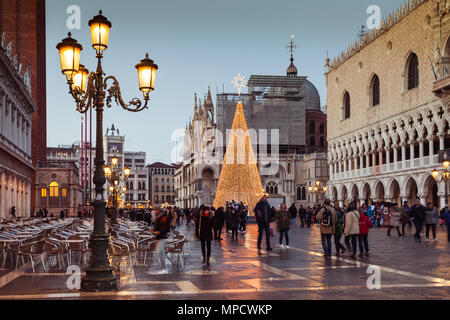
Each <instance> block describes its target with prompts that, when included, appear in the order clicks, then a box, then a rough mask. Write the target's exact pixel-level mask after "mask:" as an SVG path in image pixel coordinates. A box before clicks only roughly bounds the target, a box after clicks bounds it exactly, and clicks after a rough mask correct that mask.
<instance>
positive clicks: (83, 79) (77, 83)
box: [72, 64, 89, 93]
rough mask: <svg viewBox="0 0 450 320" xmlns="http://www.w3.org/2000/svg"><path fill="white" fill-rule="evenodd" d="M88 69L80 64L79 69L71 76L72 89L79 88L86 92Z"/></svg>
mask: <svg viewBox="0 0 450 320" xmlns="http://www.w3.org/2000/svg"><path fill="white" fill-rule="evenodd" d="M88 76H89V70H88V69H86V68H85V67H84V66H83V65H82V64H80V68H79V71H78V72H77V73H76V74H75V75H74V76H73V84H72V90H75V88H77V87H78V88H79V89H80V90H81V91H82V92H83V93H84V92H86V87H87V80H88Z"/></svg>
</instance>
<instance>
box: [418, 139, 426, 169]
mask: <svg viewBox="0 0 450 320" xmlns="http://www.w3.org/2000/svg"><path fill="white" fill-rule="evenodd" d="M424 142H425V139H424V138H420V139H419V159H420V160H419V161H420V162H419V163H420V166H422V165H423V155H424V151H423V143H424Z"/></svg>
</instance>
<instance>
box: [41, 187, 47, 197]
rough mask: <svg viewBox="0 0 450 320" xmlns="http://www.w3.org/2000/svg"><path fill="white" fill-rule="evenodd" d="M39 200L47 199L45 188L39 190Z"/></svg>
mask: <svg viewBox="0 0 450 320" xmlns="http://www.w3.org/2000/svg"><path fill="white" fill-rule="evenodd" d="M41 198H47V189H46V188H42V189H41Z"/></svg>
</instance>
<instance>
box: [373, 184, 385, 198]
mask: <svg viewBox="0 0 450 320" xmlns="http://www.w3.org/2000/svg"><path fill="white" fill-rule="evenodd" d="M375 197H376V201H384V185H383V183H382V182H381V181H378V183H377V185H376V187H375Z"/></svg>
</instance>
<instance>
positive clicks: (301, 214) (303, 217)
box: [298, 205, 306, 228]
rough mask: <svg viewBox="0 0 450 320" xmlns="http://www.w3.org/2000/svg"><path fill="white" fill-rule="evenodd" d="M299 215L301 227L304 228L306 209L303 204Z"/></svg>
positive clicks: (299, 209)
mask: <svg viewBox="0 0 450 320" xmlns="http://www.w3.org/2000/svg"><path fill="white" fill-rule="evenodd" d="M298 217H299V219H300V224H301V227H302V228H303V227H304V226H305V220H306V210H305V208H303V206H302V205H300V208H298Z"/></svg>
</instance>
